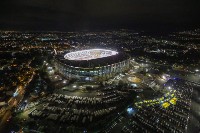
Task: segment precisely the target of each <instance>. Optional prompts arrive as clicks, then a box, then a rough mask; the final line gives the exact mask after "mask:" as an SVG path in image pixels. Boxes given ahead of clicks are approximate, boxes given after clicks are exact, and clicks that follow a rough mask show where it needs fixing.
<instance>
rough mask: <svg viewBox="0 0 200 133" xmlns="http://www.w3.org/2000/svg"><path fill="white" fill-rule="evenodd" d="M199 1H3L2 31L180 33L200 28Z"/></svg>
mask: <svg viewBox="0 0 200 133" xmlns="http://www.w3.org/2000/svg"><path fill="white" fill-rule="evenodd" d="M199 6H200V1H197V0H192V1H189V0H168V1H163V0H162V1H160V0H154V1H151V0H140V1H137V0H127V1H123V0H110V1H105V0H101V1H94V0H86V1H80V0H75V1H72V0H68V1H64V0H58V1H48V0H41V1H38V0H29V1H27V0H21V1H19V0H16V1H12V0H3V1H2V2H1V4H0V7H1V8H0V16H1V18H0V29H1V30H22V31H28V30H31V31H80V30H102V29H103V30H104V29H120V28H125V29H142V30H145V29H146V30H155V31H157V30H158V31H162V30H166V31H167V30H178V29H181V28H190V27H191V28H193V27H199V23H200V20H199V16H198V15H199Z"/></svg>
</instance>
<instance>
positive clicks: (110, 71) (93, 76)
mask: <svg viewBox="0 0 200 133" xmlns="http://www.w3.org/2000/svg"><path fill="white" fill-rule="evenodd" d="M129 62H130V57H129V56H128V55H127V54H126V53H122V52H117V51H112V50H106V49H88V50H81V51H75V52H69V53H65V54H59V55H57V56H56V57H55V67H56V69H57V70H58V71H59V72H60V73H61V74H62V75H64V76H65V77H68V78H76V79H78V80H80V81H102V80H106V79H108V78H110V77H113V76H115V75H116V74H117V73H120V72H122V71H125V70H127V69H128V68H129Z"/></svg>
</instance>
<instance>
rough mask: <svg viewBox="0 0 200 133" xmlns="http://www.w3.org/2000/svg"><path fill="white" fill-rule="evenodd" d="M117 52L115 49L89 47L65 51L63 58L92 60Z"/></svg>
mask: <svg viewBox="0 0 200 133" xmlns="http://www.w3.org/2000/svg"><path fill="white" fill-rule="evenodd" d="M116 54H118V52H116V51H111V50H105V49H89V50H81V51H76V52H70V53H67V54H66V55H65V56H64V58H65V59H68V60H92V59H97V58H103V57H108V56H113V55H116Z"/></svg>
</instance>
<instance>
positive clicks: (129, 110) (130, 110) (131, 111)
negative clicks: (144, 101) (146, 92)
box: [126, 108, 134, 115]
mask: <svg viewBox="0 0 200 133" xmlns="http://www.w3.org/2000/svg"><path fill="white" fill-rule="evenodd" d="M126 111H127V112H128V114H130V115H131V114H133V113H134V110H133V108H127V110H126Z"/></svg>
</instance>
